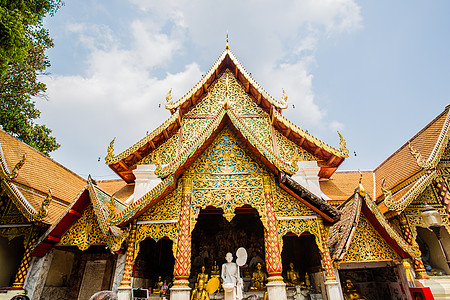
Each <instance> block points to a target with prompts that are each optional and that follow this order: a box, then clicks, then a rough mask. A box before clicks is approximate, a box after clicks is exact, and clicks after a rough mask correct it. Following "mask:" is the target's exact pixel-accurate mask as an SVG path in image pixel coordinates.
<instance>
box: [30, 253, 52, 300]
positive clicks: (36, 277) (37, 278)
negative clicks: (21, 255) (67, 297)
mask: <svg viewBox="0 0 450 300" xmlns="http://www.w3.org/2000/svg"><path fill="white" fill-rule="evenodd" d="M54 251H55V249H52V250H50V251H49V252H47V254H46V255H44V256H43V257H37V256H35V257H33V258H32V259H31V266H30V270H29V271H28V274H27V277H26V278H25V283H24V285H23V288H24V290H26V291H27V293H28V294H27V296H28V297H29V298H30V299H31V300H38V299H40V298H41V294H42V291H43V290H44V285H45V281H46V280H47V274H48V271H49V269H50V265H51V263H52V260H53V253H54Z"/></svg>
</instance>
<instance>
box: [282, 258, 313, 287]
mask: <svg viewBox="0 0 450 300" xmlns="http://www.w3.org/2000/svg"><path fill="white" fill-rule="evenodd" d="M289 267H290V270H288V271H287V272H286V285H287V286H290V287H292V286H297V285H301V282H300V275H299V274H298V272H297V271H295V270H294V263H293V262H291V263H290V264H289ZM308 280H309V278H308Z"/></svg>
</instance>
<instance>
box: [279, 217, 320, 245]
mask: <svg viewBox="0 0 450 300" xmlns="http://www.w3.org/2000/svg"><path fill="white" fill-rule="evenodd" d="M277 224H278V240H279V241H280V248H283V236H284V235H286V233H288V232H292V233H294V234H296V235H297V236H300V235H301V234H302V233H304V232H309V233H310V234H312V235H314V236H315V238H316V244H317V247H318V248H319V250H320V252H323V245H322V239H321V237H320V230H319V227H318V226H319V223H318V220H317V218H316V219H297V220H278V222H277Z"/></svg>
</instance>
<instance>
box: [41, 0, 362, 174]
mask: <svg viewBox="0 0 450 300" xmlns="http://www.w3.org/2000/svg"><path fill="white" fill-rule="evenodd" d="M132 2H134V3H135V4H136V5H137V6H138V7H139V8H140V9H141V11H140V13H139V14H136V15H139V17H132V18H131V17H130V20H129V22H128V26H129V28H127V29H126V30H128V32H129V36H128V39H129V40H128V41H126V42H125V41H123V40H120V39H119V37H118V36H119V35H118V34H117V33H116V32H114V31H113V29H112V28H113V27H112V26H108V25H107V24H101V23H99V24H96V23H94V21H92V23H89V24H88V23H83V22H80V23H74V24H71V25H69V26H68V27H67V31H68V32H69V33H70V34H71V35H72V36H71V37H73V36H76V39H68V40H71V43H73V44H74V47H75V45H77V44H78V45H82V46H83V47H84V49H85V51H87V53H88V54H87V56H86V59H85V61H84V62H85V65H86V69H85V70H84V73H83V74H79V75H77V76H59V75H57V74H56V75H54V76H53V77H45V78H44V81H45V82H46V83H47V87H48V95H49V99H50V101H49V102H46V103H41V104H39V105H40V108H41V110H42V112H43V114H42V117H43V120H42V121H43V123H45V124H47V125H48V126H49V127H50V128H53V129H54V133H55V135H56V136H57V137H58V138H59V140H60V142H61V143H62V145H63V147H62V150H61V151H59V152H61V154H60V153H55V155H54V156H55V158H58V155H67V156H70V155H69V154H68V153H72V154H71V155H78V154H79V153H80V152H85V154H84V155H85V156H86V157H88V156H89V157H92V156H93V155H94V156H95V157H97V155H98V156H102V155H103V156H104V153H105V149H106V147H107V145H108V143H109V141H110V140H111V139H112V137H113V136H117V140H116V149H117V151H116V152H119V151H121V150H123V149H125V148H127V147H129V146H130V145H132V144H133V143H134V142H136V141H137V140H139V139H140V138H141V137H143V136H144V134H145V133H146V131H151V130H153V129H154V128H155V127H156V126H158V125H159V124H160V123H162V122H163V121H164V120H165V119H166V118H167V117H168V116H169V112H167V111H166V110H165V109H164V108H163V107H164V102H165V95H166V93H167V91H168V90H169V89H170V88H174V89H173V93H172V95H173V98H174V99H177V98H179V97H181V96H182V95H184V94H185V93H186V92H188V91H189V90H190V88H191V87H192V86H194V85H195V83H196V82H197V81H198V80H200V78H201V75H202V74H204V72H205V71H206V70H207V69H209V68H210V67H211V65H212V64H213V63H214V60H215V59H216V58H217V57H218V56H219V54H220V51H221V49H223V47H224V46H225V32H226V31H227V30H229V32H230V46H231V48H232V49H233V51H234V53H235V54H236V55H237V56H238V58H239V59H241V62H242V64H243V65H244V67H245V68H246V69H247V70H248V71H249V72H252V73H253V76H254V77H255V79H256V80H257V81H258V82H259V83H260V84H261V86H262V87H263V88H264V89H266V90H267V91H268V92H269V93H270V94H272V95H273V96H274V97H275V98H277V99H280V98H281V93H282V92H281V89H282V88H284V89H285V90H286V92H287V93H288V96H289V99H288V102H289V104H290V105H292V104H294V105H295V106H296V107H297V108H298V109H297V110H295V113H296V116H295V120H294V122H296V123H297V124H299V125H301V126H302V124H304V125H305V126H306V127H310V126H322V125H321V124H324V123H325V124H328V125H326V126H325V127H326V128H330V129H332V130H335V129H336V128H342V124H340V123H339V122H337V121H334V122H331V123H326V122H325V121H324V116H325V114H326V111H325V110H324V109H322V108H320V107H319V106H318V105H317V103H315V99H314V91H313V75H312V73H311V66H312V65H313V64H314V63H315V58H314V52H315V50H316V48H317V45H318V42H319V41H320V40H321V39H326V38H328V37H329V36H331V35H336V34H340V33H343V32H351V31H354V30H358V29H359V28H360V27H361V22H362V20H361V15H360V8H359V6H358V5H357V4H355V3H354V2H353V1H351V0H338V1H336V0H324V1H315V0H308V1H294V0H291V1H287V2H283V3H282V4H281V3H280V2H273V1H262V2H261V1H245V2H242V1H231V2H230V1H228V2H216V1H207V0H203V1H187V0H184V1H146V0H132ZM118 13H119V14H120V12H118ZM214 53H215V54H214ZM182 54H183V55H184V58H183V59H184V62H183V63H179V61H180V60H178V57H179V56H183V55H182ZM186 57H188V58H186ZM205 57H208V58H211V61H209V64H208V65H202V66H200V65H199V63H198V61H204V60H205ZM171 63H172V64H176V65H178V67H177V68H176V70H177V71H172V72H163V74H162V75H161V70H168V71H169V70H170V69H169V68H168V66H169V65H170V64H171ZM182 66H184V68H183V67H182ZM158 68H159V70H157V71H155V70H156V69H158ZM156 72H159V73H156ZM164 73H165V74H164ZM159 104H161V106H162V107H161V108H159V107H158V105H159ZM287 112H288V114H289V113H292V112H289V110H288V111H287ZM330 129H329V130H330ZM80 145H82V146H80ZM72 148H73V149H76V150H73V149H72ZM71 151H72V152H71ZM73 151H76V152H78V153H76V154H74V153H75V152H73ZM93 153H94V154H93ZM62 159H66V160H67V159H70V157H65V158H62ZM77 160H78V161H82V162H83V163H86V164H89V165H87V166H86V168H81V166H80V168H81V169H92V168H93V167H92V163H91V162H89V161H85V160H83V159H77ZM102 162H103V161H102ZM75 171H77V170H75Z"/></svg>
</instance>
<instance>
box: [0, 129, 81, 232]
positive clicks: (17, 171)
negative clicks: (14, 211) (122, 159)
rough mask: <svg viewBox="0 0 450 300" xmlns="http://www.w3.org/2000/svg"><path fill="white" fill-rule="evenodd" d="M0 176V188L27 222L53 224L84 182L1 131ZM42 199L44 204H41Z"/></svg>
mask: <svg viewBox="0 0 450 300" xmlns="http://www.w3.org/2000/svg"><path fill="white" fill-rule="evenodd" d="M0 175H1V179H0V180H1V186H2V189H3V190H4V191H5V192H6V193H7V194H8V195H9V196H10V198H11V200H12V201H13V202H14V204H15V205H16V206H17V208H18V209H19V210H20V212H21V213H22V214H23V216H25V217H26V218H27V219H28V221H42V222H44V223H46V224H53V223H54V222H55V220H57V219H58V217H59V216H60V215H61V214H62V213H63V212H64V210H66V208H67V207H68V206H69V205H70V203H71V202H72V201H73V200H74V199H75V198H76V196H77V195H78V193H79V192H80V190H81V189H82V188H83V186H84V185H85V183H86V181H85V180H84V179H83V178H81V177H80V176H78V175H77V174H75V173H73V172H72V171H70V170H69V169H67V168H65V167H63V166H62V165H60V164H59V163H57V162H55V161H54V160H52V159H50V158H49V157H47V156H45V155H43V154H42V153H40V152H39V151H37V150H35V149H34V148H32V147H30V146H28V145H27V144H25V143H23V142H22V141H20V140H18V139H16V138H14V137H12V136H11V135H9V134H8V133H6V132H4V131H3V130H0ZM49 190H51V193H50V194H49ZM48 200H50V202H48ZM43 202H44V203H47V204H45V205H44V207H43V205H42V203H43ZM47 205H48V207H46V206H47ZM46 210H48V214H47V213H46V212H45V211H46Z"/></svg>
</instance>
